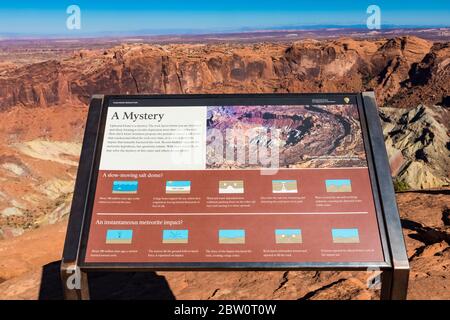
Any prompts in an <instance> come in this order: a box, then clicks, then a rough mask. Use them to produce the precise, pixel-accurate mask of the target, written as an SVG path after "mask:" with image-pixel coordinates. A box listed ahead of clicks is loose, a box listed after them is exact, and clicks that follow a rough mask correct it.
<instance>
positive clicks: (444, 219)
mask: <svg viewBox="0 0 450 320" xmlns="http://www.w3.org/2000/svg"><path fill="white" fill-rule="evenodd" d="M449 192H450V190H448V189H447V190H440V191H434V192H431V193H426V192H420V193H417V192H408V193H402V194H398V195H397V201H398V204H399V208H400V214H401V218H402V225H403V230H404V236H405V240H406V244H407V250H408V257H409V260H410V264H411V276H410V286H409V291H408V298H409V299H450V291H449V290H448V288H450V276H449V274H448V268H450V246H449V243H450V224H449V219H450V217H449V209H448V207H446V206H447V205H448V197H449ZM65 228H66V222H65V221H63V222H59V223H57V224H55V225H50V226H44V227H42V228H39V229H37V230H33V231H30V232H27V233H26V234H24V235H22V236H20V237H18V238H14V239H8V240H3V241H0V299H61V298H62V289H61V284H60V280H59V261H58V260H59V259H60V256H61V250H62V246H63V242H64V234H65ZM376 275H377V274H376V273H370V272H369V273H366V272H356V273H351V272H314V271H309V272H299V271H289V272H287V271H286V272H158V273H152V272H148V273H95V274H93V276H92V277H90V281H91V296H92V298H94V299H174V298H176V299H298V300H308V299H313V300H314V299H377V298H378V297H379V290H378V289H377V288H378V287H377V286H376V285H375V286H373V285H369V284H371V283H373V282H372V281H371V280H373V278H374V277H375V276H376Z"/></svg>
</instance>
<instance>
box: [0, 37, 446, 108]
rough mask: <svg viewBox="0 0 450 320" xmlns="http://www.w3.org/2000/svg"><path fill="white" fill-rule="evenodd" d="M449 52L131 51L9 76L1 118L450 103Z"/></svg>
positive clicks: (301, 48)
mask: <svg viewBox="0 0 450 320" xmlns="http://www.w3.org/2000/svg"><path fill="white" fill-rule="evenodd" d="M448 57H449V44H448V43H440V44H434V45H433V43H432V42H430V41H428V40H423V39H420V38H417V37H412V36H408V37H400V38H394V39H389V40H353V39H347V38H343V39H339V40H326V41H321V42H319V41H313V40H305V41H300V42H294V43H292V44H288V45H286V44H265V43H263V44H216V45H208V44H205V45H193V44H192V45H182V44H179V45H164V46H159V45H149V44H135V45H122V46H117V47H114V48H111V49H107V50H105V51H104V52H98V51H92V52H89V51H87V50H83V51H82V52H80V53H77V54H75V55H73V56H72V57H71V58H68V59H64V60H61V61H55V60H51V61H46V62H41V63H35V64H31V65H26V66H22V67H18V68H12V69H8V68H4V69H3V71H2V72H0V109H3V110H4V109H7V108H10V107H12V106H30V107H31V106H32V107H35V106H51V105H61V104H63V103H67V102H71V103H80V102H81V103H82V104H86V103H87V102H88V100H89V98H90V96H91V95H92V94H100V93H104V94H108V93H109V94H110V93H114V94H132V93H168V94H170V93H231V92H235V93H236V92H336V91H344V92H352V91H363V90H367V89H370V88H374V89H375V90H376V91H377V96H378V99H379V102H380V103H381V105H389V106H395V107H405V106H407V107H410V106H411V105H418V104H419V103H425V104H428V105H434V104H440V103H448V96H449V89H448V81H449V68H450V64H449V60H448V59H449V58H448Z"/></svg>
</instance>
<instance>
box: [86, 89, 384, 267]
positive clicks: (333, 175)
mask: <svg viewBox="0 0 450 320" xmlns="http://www.w3.org/2000/svg"><path fill="white" fill-rule="evenodd" d="M363 119H364V118H363V114H362V109H361V106H359V105H358V99H357V97H356V96H355V95H335V96H324V97H313V96H311V97H308V96H297V97H285V98H283V96H280V98H275V97H272V98H271V97H264V96H263V97H261V96H259V97H248V96H247V97H245V96H242V97H240V98H239V97H229V96H222V97H205V98H201V97H199V98H191V99H189V98H187V99H170V96H169V97H165V98H164V97H159V98H158V97H142V98H140V97H128V98H126V99H123V98H121V97H110V98H109V99H106V100H105V102H104V109H103V113H102V121H101V125H100V131H101V132H102V134H101V135H100V136H99V140H98V143H97V152H96V156H97V157H96V161H95V163H94V172H93V173H94V174H93V179H92V181H91V190H90V193H89V194H90V199H89V202H88V207H87V208H88V211H87V215H86V220H85V228H84V234H83V239H82V252H81V253H82V255H81V262H82V265H83V266H86V267H89V266H95V267H98V266H105V267H108V266H109V265H123V266H126V265H130V264H132V265H137V266H143V267H144V266H145V267H155V268H158V267H164V268H166V267H167V268H172V267H173V268H185V267H192V268H196V267H198V268H208V267H211V268H222V267H223V268H226V267H227V266H234V267H240V266H241V267H249V268H252V267H256V268H264V267H268V268H273V267H277V266H280V267H286V266H292V267H300V266H315V265H317V266H321V265H322V266H326V267H330V266H334V265H335V266H338V267H339V266H345V265H350V266H352V265H354V266H358V265H370V266H386V265H387V259H386V257H385V254H384V251H383V239H382V234H381V233H380V224H379V222H378V216H377V210H376V204H375V201H376V199H375V198H374V196H373V188H374V187H373V182H374V181H373V177H371V170H370V166H369V159H370V156H368V146H367V141H366V139H365V137H364V126H363V125H362V121H363Z"/></svg>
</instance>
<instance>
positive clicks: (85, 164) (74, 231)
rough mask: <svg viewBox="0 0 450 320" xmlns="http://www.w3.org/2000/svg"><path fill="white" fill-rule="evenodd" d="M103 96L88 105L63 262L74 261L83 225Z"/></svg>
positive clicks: (95, 98)
mask: <svg viewBox="0 0 450 320" xmlns="http://www.w3.org/2000/svg"><path fill="white" fill-rule="evenodd" d="M102 102H103V98H100V97H94V98H93V99H92V101H91V104H90V107H89V113H88V118H87V121H86V129H85V133H84V139H83V147H82V149H81V155H80V162H79V165H78V172H77V179H76V183H75V190H74V193H73V201H72V206H71V208H70V216H69V223H68V226H67V233H66V239H65V242H64V251H63V256H62V260H63V263H69V262H75V261H76V260H77V257H78V249H79V243H80V238H81V231H82V227H83V218H84V214H85V206H86V198H87V197H86V193H87V190H88V186H89V177H90V176H91V174H92V172H91V171H92V163H93V160H94V155H95V143H96V140H97V134H98V131H99V130H98V129H99V125H100V115H101V109H102Z"/></svg>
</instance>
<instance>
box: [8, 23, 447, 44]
mask: <svg viewBox="0 0 450 320" xmlns="http://www.w3.org/2000/svg"><path fill="white" fill-rule="evenodd" d="M335 29H340V30H358V31H360V30H366V31H367V32H378V33H383V32H384V31H392V30H401V29H410V30H414V29H417V30H420V29H450V24H449V25H444V24H435V25H431V24H430V25H426V24H384V25H382V27H381V29H368V28H367V26H366V25H364V24H342V25H339V24H305V25H298V26H281V27H264V28H248V27H242V28H238V29H228V30H226V29H221V30H220V29H217V30H207V29H141V30H129V31H97V32H80V31H66V32H59V33H44V32H42V33H41V32H38V33H30V32H0V41H2V40H40V39H41V40H65V39H72V40H74V39H84V38H86V39H88V38H93V39H94V38H122V37H132V36H140V37H155V38H157V37H168V36H174V37H175V36H179V37H189V36H207V35H232V34H251V33H263V32H280V33H282V32H313V31H327V30H328V31H333V30H335Z"/></svg>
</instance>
